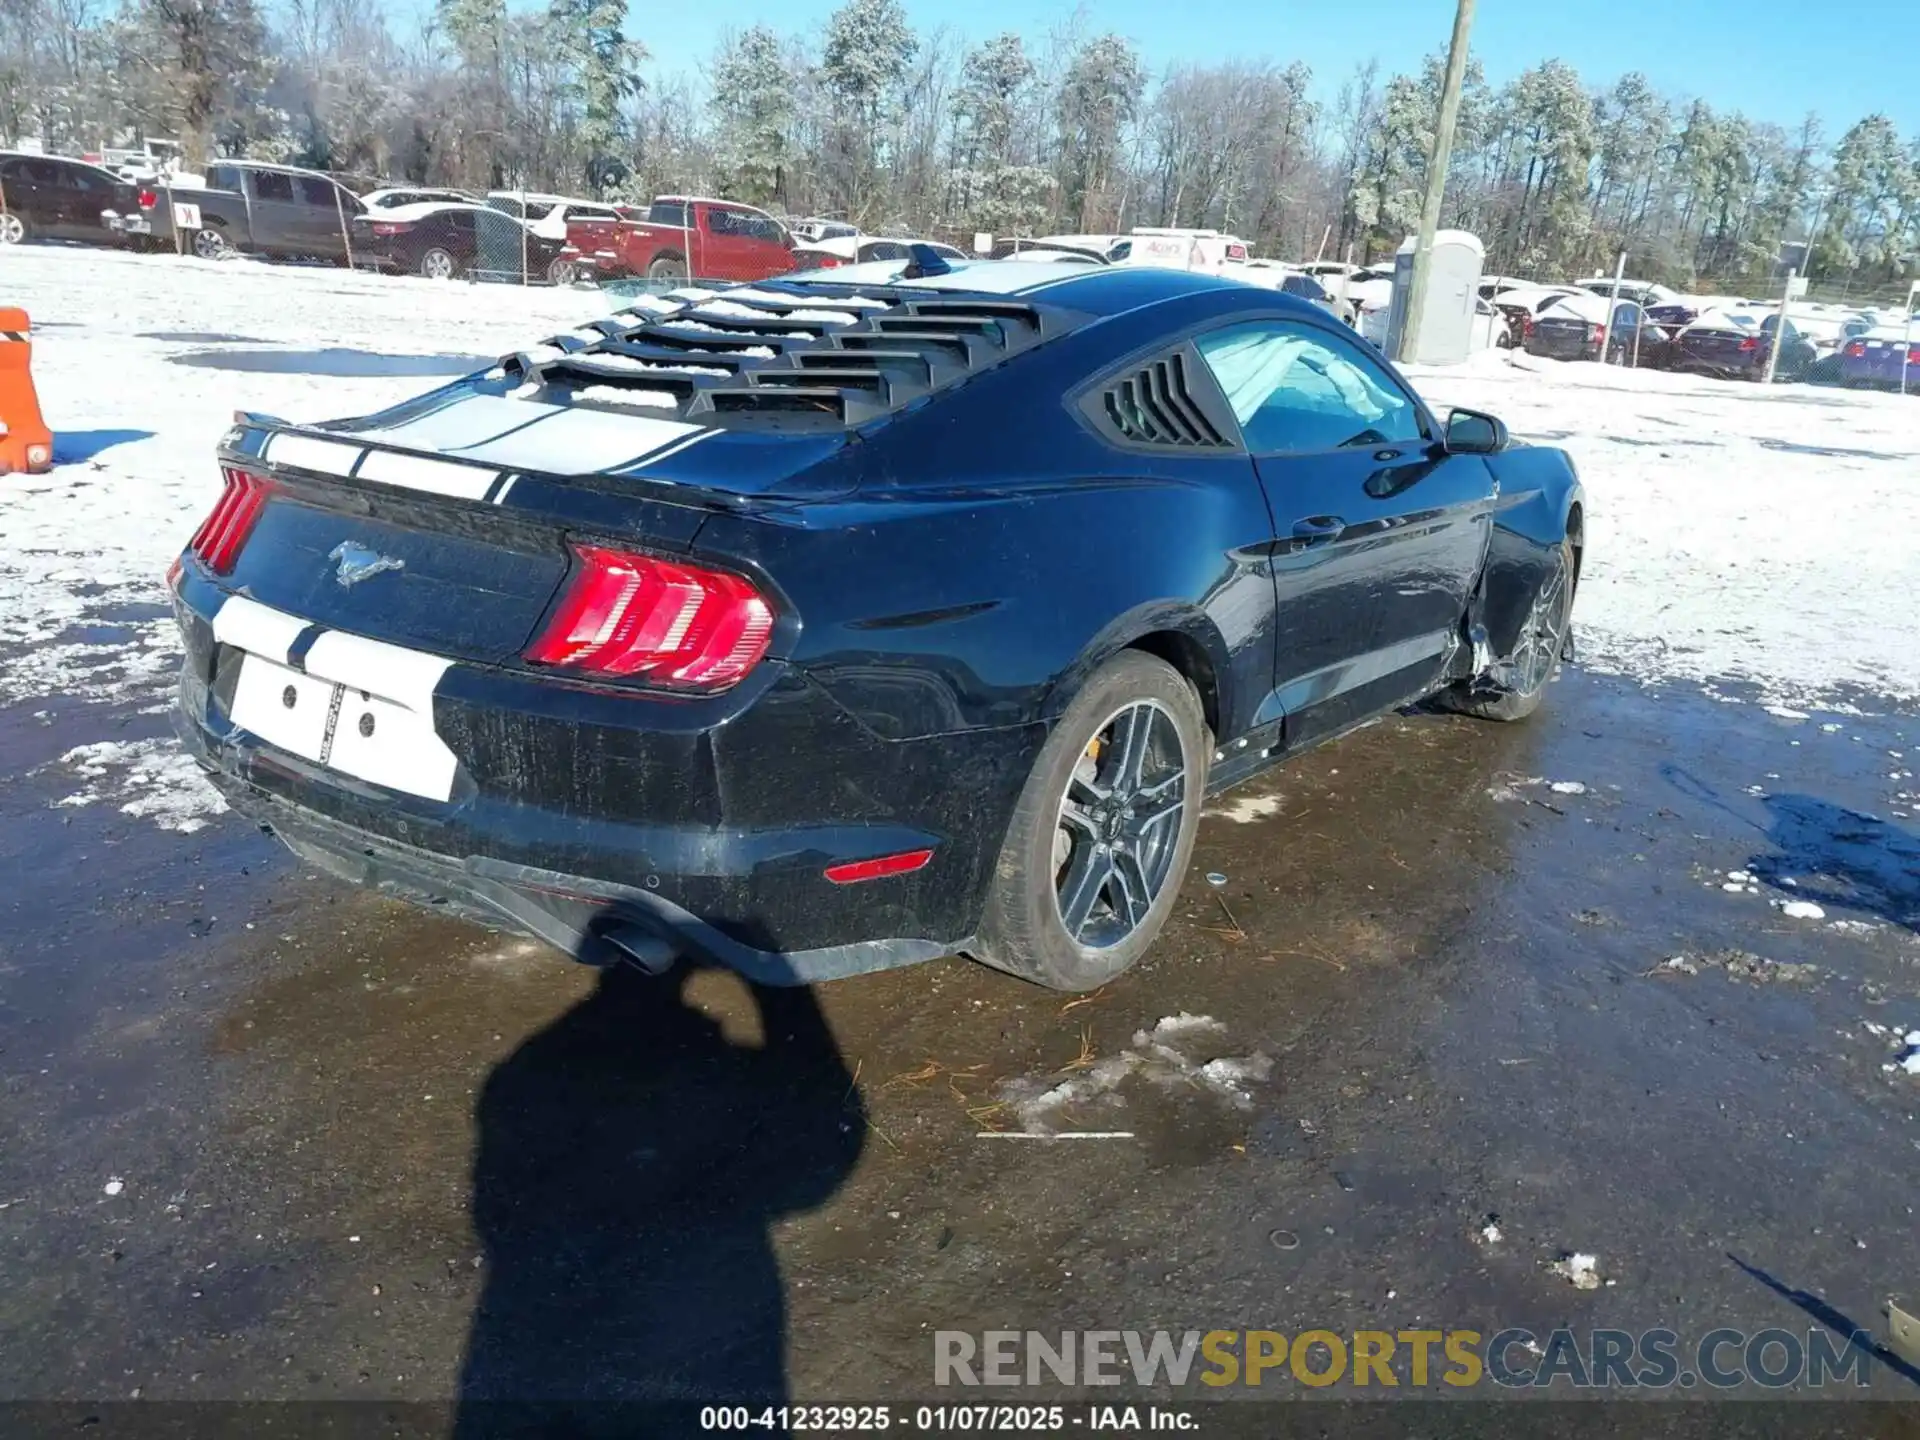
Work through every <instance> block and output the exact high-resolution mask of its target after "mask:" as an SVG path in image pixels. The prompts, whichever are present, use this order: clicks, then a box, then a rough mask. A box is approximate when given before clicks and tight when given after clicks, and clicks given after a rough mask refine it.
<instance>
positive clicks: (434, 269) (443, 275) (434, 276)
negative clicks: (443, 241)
mask: <svg viewBox="0 0 1920 1440" xmlns="http://www.w3.org/2000/svg"><path fill="white" fill-rule="evenodd" d="M420 273H421V274H422V275H424V276H426V277H427V278H428V279H429V280H451V279H452V278H453V256H451V255H449V254H448V253H447V252H446V251H444V250H429V251H428V252H427V253H426V255H425V256H424V257H423V258H422V259H421V261H420Z"/></svg>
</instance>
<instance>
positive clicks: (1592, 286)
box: [1577, 275, 1680, 309]
mask: <svg viewBox="0 0 1920 1440" xmlns="http://www.w3.org/2000/svg"><path fill="white" fill-rule="evenodd" d="M1577 284H1578V285H1579V288H1580V289H1582V290H1591V291H1592V292H1593V293H1594V294H1596V295H1601V296H1605V297H1607V298H1609V299H1613V298H1618V299H1621V300H1631V301H1632V302H1633V303H1634V304H1635V305H1638V306H1640V307H1641V308H1642V309H1647V308H1650V307H1652V306H1654V305H1671V304H1672V303H1673V302H1674V301H1676V300H1678V299H1679V298H1680V296H1679V294H1678V293H1677V292H1675V291H1672V290H1669V289H1668V288H1667V287H1666V286H1664V285H1655V284H1653V283H1652V282H1651V281H1647V280H1628V279H1625V278H1622V279H1620V280H1617V281H1616V280H1615V279H1614V278H1613V276H1611V275H1595V276H1593V277H1592V278H1591V279H1588V280H1581V281H1578V282H1577ZM1616 286H1617V287H1618V288H1617V290H1616Z"/></svg>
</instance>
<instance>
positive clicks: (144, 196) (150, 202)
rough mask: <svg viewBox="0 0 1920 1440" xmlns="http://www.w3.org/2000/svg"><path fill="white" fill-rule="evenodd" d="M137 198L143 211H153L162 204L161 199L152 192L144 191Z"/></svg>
mask: <svg viewBox="0 0 1920 1440" xmlns="http://www.w3.org/2000/svg"><path fill="white" fill-rule="evenodd" d="M135 198H136V199H138V200H139V202H140V208H141V209H142V210H151V209H153V207H154V206H156V205H158V204H159V203H160V197H159V196H158V195H156V194H154V193H153V191H151V190H142V191H141V192H140V194H139V195H138V196H137V197H135Z"/></svg>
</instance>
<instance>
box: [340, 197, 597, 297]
mask: <svg viewBox="0 0 1920 1440" xmlns="http://www.w3.org/2000/svg"><path fill="white" fill-rule="evenodd" d="M565 248H566V245H565V242H564V241H560V240H555V239H553V238H552V237H551V236H548V235H542V234H540V233H539V232H538V231H537V230H535V229H534V228H533V227H532V226H530V225H527V224H526V223H525V222H523V221H520V220H516V219H515V218H514V217H513V216H511V215H508V214H506V213H505V212H504V211H501V210H497V209H495V208H494V207H493V206H491V205H473V204H451V205H450V204H445V203H442V202H429V203H427V204H422V205H402V206H399V207H397V208H395V209H391V210H370V211H367V212H366V213H365V214H361V215H356V216H354V217H353V259H354V263H355V264H356V265H363V266H366V267H368V268H370V269H376V270H393V271H398V272H399V273H401V274H403V275H404V274H416V275H424V276H425V277H426V278H427V279H429V280H455V279H460V278H462V277H464V278H467V279H472V280H511V281H513V282H515V283H524V282H529V281H535V282H537V281H546V282H549V283H561V282H564V281H566V280H570V279H572V278H573V269H572V266H571V265H569V264H566V263H564V262H562V260H561V258H560V257H561V252H562V250H564V249H565Z"/></svg>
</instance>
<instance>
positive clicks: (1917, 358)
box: [1907, 345, 1920, 365]
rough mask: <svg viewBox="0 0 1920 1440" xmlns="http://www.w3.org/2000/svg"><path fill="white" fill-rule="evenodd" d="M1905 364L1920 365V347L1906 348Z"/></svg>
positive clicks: (1911, 346)
mask: <svg viewBox="0 0 1920 1440" xmlns="http://www.w3.org/2000/svg"><path fill="white" fill-rule="evenodd" d="M1907 364H1909V365H1920V345H1910V346H1908V347H1907Z"/></svg>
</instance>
